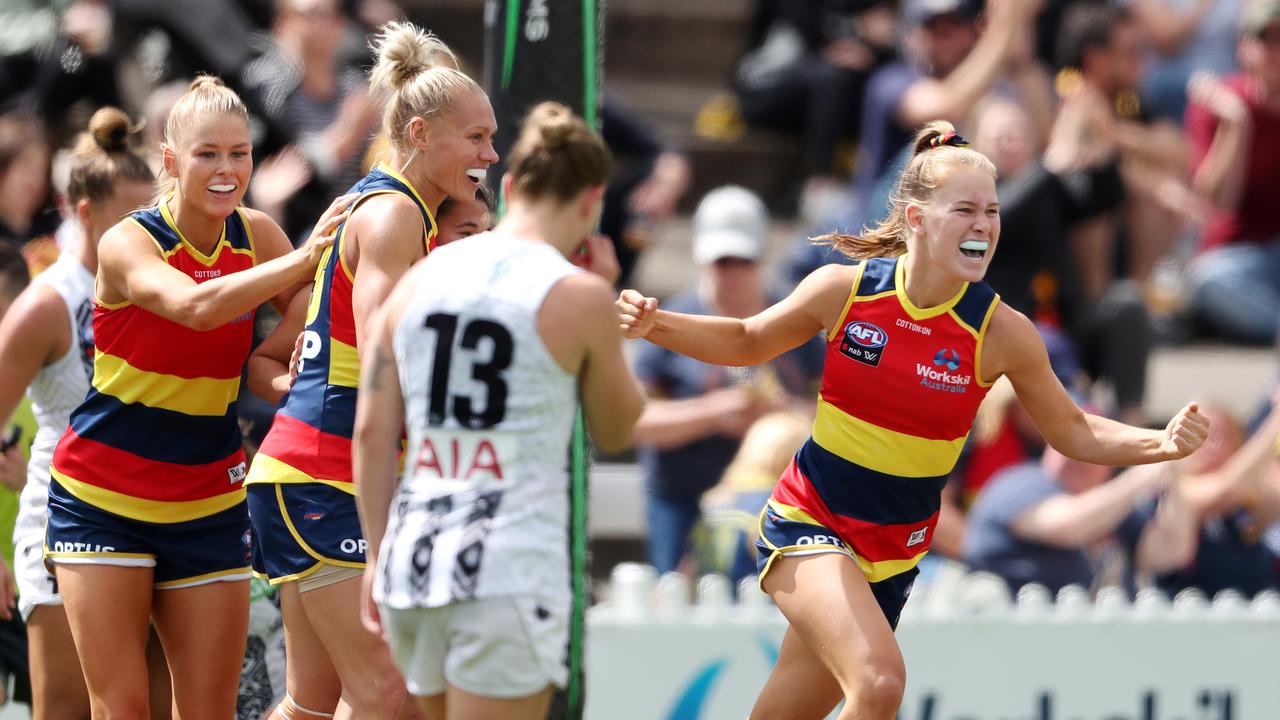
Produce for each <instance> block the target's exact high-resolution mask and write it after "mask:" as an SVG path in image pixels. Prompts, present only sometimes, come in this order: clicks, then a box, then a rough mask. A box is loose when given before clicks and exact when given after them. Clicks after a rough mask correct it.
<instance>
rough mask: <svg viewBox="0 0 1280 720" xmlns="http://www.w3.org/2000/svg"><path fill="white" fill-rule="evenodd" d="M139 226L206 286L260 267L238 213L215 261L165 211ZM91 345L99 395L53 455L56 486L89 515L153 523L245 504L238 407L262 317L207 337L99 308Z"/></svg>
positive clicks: (135, 218) (146, 316)
mask: <svg viewBox="0 0 1280 720" xmlns="http://www.w3.org/2000/svg"><path fill="white" fill-rule="evenodd" d="M130 220H131V221H132V222H134V223H136V224H137V225H138V226H139V227H141V228H142V229H143V230H144V231H145V232H146V233H147V234H148V235H149V236H150V237H151V239H152V240H153V241H154V242H155V244H156V247H158V248H159V249H160V251H161V253H163V255H164V258H165V260H166V261H167V262H168V263H169V265H170V266H171V267H174V268H177V269H178V270H180V271H181V272H183V273H184V274H186V275H187V276H188V277H190V278H192V279H193V280H195V281H196V282H197V283H202V282H206V281H208V280H212V279H214V278H217V277H224V276H226V275H230V274H231V273H235V272H240V271H242V270H247V269H248V268H251V267H253V265H254V263H255V262H256V256H255V254H254V247H253V235H252V233H251V232H250V228H249V222H248V218H247V217H246V216H245V215H244V213H243V212H242V211H240V210H237V211H236V212H235V213H232V214H231V215H230V216H229V217H227V220H226V222H225V223H224V225H223V231H222V238H221V239H220V240H219V242H218V246H217V247H216V248H215V249H214V250H213V253H212V254H211V255H207V256H206V255H204V254H203V253H201V252H200V251H199V250H196V249H195V248H194V247H192V246H191V245H190V244H189V243H188V242H187V241H186V239H185V238H183V237H182V233H181V232H179V231H178V227H177V224H176V223H175V222H174V221H173V217H172V215H171V214H170V213H169V209H168V207H167V203H163V202H162V203H161V204H160V205H159V206H158V207H155V208H148V209H146V210H139V211H137V212H135V213H133V214H132V215H130ZM93 339H94V346H95V354H94V362H93V386H92V387H91V388H90V390H89V394H88V395H87V396H86V397H85V400H84V402H83V403H82V404H81V405H80V407H78V408H76V410H75V411H74V412H73V413H72V414H71V425H70V427H69V428H67V431H66V434H64V435H63V436H62V440H61V441H60V442H59V443H58V448H57V450H56V451H55V452H54V456H53V464H52V467H51V468H50V472H51V473H52V476H53V480H54V481H56V482H57V483H58V484H60V485H61V486H62V487H63V488H65V489H66V490H67V492H69V493H71V494H72V495H74V496H75V497H77V498H79V499H80V500H83V501H84V502H86V503H89V504H91V505H94V506H96V507H98V508H101V509H103V510H106V511H108V512H112V513H115V514H117V515H122V516H124V517H128V518H133V519H136V520H143V521H147V522H161V523H170V522H185V521H188V520H193V519H196V518H201V517H205V516H207V515H212V514H214V513H216V512H220V511H222V510H226V509H227V508H230V507H233V506H235V505H236V504H237V503H239V502H241V501H242V500H243V499H244V487H243V485H244V476H245V455H244V451H243V450H242V449H241V441H240V426H239V423H238V422H237V419H236V396H237V395H238V393H239V391H240V372H241V370H242V369H243V367H244V363H245V360H246V359H247V358H248V356H249V350H250V346H251V345H252V342H253V313H252V312H248V313H245V314H244V315H242V316H240V317H238V318H236V319H235V320H233V321H231V322H229V323H227V324H225V325H222V326H221V327H217V328H214V329H212V330H208V331H203V332H202V331H199V330H192V329H190V328H187V327H184V326H182V325H179V324H178V323H176V322H173V321H172V320H167V319H165V318H163V317H160V316H159V315H156V314H155V313H152V312H149V311H147V310H144V309H142V308H140V307H138V306H137V305H134V304H132V303H130V302H123V303H118V304H112V305H108V304H105V303H102V302H101V301H99V302H97V303H96V304H95V307H94V312H93Z"/></svg>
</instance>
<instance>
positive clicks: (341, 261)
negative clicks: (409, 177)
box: [321, 190, 395, 292]
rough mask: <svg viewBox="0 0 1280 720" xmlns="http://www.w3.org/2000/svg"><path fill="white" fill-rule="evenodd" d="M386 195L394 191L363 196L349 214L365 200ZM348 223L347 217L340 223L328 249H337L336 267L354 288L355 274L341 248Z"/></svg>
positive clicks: (349, 218)
mask: <svg viewBox="0 0 1280 720" xmlns="http://www.w3.org/2000/svg"><path fill="white" fill-rule="evenodd" d="M388 193H395V191H394V190H377V191H375V192H371V193H369V194H368V195H364V196H363V197H361V198H360V199H359V200H356V204H355V205H353V206H351V212H355V211H356V207H358V206H359V205H360V203H362V202H364V201H365V200H366V199H367V198H371V197H373V196H375V195H386V194H388ZM350 221H351V216H350V215H348V216H347V219H346V220H344V221H343V222H342V228H341V229H339V230H338V236H337V237H335V238H334V240H333V244H332V245H330V246H329V247H331V248H338V266H339V267H341V268H342V273H343V274H344V275H346V276H347V281H348V282H350V283H351V286H352V287H355V284H356V274H355V272H353V271H352V270H351V266H350V265H348V264H347V254H346V253H344V252H342V248H343V247H345V245H344V244H343V242H342V241H343V240H345V239H346V237H347V224H348V223H349V222H350ZM321 267H323V265H321ZM331 292H332V291H331Z"/></svg>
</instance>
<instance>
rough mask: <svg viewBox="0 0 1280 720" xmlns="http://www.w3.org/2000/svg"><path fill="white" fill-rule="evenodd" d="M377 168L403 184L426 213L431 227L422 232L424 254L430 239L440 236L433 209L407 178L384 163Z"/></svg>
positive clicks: (428, 246) (428, 247) (380, 163)
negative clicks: (423, 234)
mask: <svg viewBox="0 0 1280 720" xmlns="http://www.w3.org/2000/svg"><path fill="white" fill-rule="evenodd" d="M377 168H378V169H379V170H381V171H382V172H384V173H386V174H388V175H390V176H391V177H393V178H395V179H397V180H399V181H400V182H402V183H404V186H405V187H407V188H409V192H411V193H413V196H414V197H415V198H417V199H418V202H419V203H420V204H421V205H422V207H423V209H424V210H426V211H427V222H428V223H429V224H430V225H431V228H430V229H427V228H423V232H424V233H426V235H425V236H424V237H423V239H422V251H423V252H424V253H426V252H427V251H428V250H429V249H430V245H431V238H433V237H435V236H437V235H439V234H440V229H439V228H438V227H436V210H435V208H433V207H431V206H430V205H428V204H427V201H426V200H423V199H422V195H421V194H420V193H419V192H418V188H416V187H414V186H413V183H411V182H409V178H407V177H405V176H404V175H401V174H400V173H399V172H398V171H397V170H396V169H395V168H393V167H391V166H390V165H388V164H386V163H384V162H379V163H378V164H377Z"/></svg>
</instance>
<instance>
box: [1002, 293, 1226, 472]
mask: <svg viewBox="0 0 1280 720" xmlns="http://www.w3.org/2000/svg"><path fill="white" fill-rule="evenodd" d="M982 364H983V374H984V375H986V376H988V377H990V379H992V380H994V379H995V378H997V377H999V376H1000V375H1007V376H1008V377H1009V380H1010V381H1011V382H1012V383H1013V388H1014V391H1016V392H1017V394H1018V399H1019V400H1021V401H1022V404H1023V406H1024V407H1025V408H1026V410H1027V413H1028V414H1029V415H1030V416H1031V418H1032V420H1034V421H1035V423H1036V427H1038V428H1039V429H1040V432H1041V433H1042V434H1043V435H1044V437H1045V440H1047V441H1048V442H1049V444H1050V445H1052V446H1053V447H1054V448H1055V449H1056V450H1058V452H1060V453H1062V454H1063V455H1066V456H1067V457H1069V458H1073V459H1075V460H1080V461H1082V462H1087V463H1093V464H1095V465H1112V466H1120V467H1124V466H1129V465H1142V464H1146V463H1153V462H1161V461H1164V460H1177V459H1179V458H1183V457H1186V456H1187V455H1190V454H1191V453H1192V452H1194V451H1195V450H1196V448H1198V447H1200V445H1202V444H1203V443H1204V440H1205V438H1206V437H1207V436H1208V433H1209V421H1208V419H1207V418H1205V417H1204V416H1203V415H1201V414H1200V413H1199V411H1198V409H1197V407H1196V404H1195V403H1194V402H1192V403H1189V404H1188V405H1187V406H1186V407H1184V408H1183V409H1182V410H1181V411H1180V412H1179V413H1178V414H1177V415H1176V416H1174V418H1173V419H1172V420H1170V421H1169V424H1168V426H1167V427H1166V428H1165V429H1164V430H1147V429H1144V428H1138V427H1133V426H1131V425H1125V424H1124V423H1120V422H1116V421H1114V420H1110V419H1107V418H1104V417H1100V416H1098V415H1090V414H1088V413H1085V412H1084V411H1083V410H1081V409H1080V408H1079V407H1077V406H1076V404H1075V402H1074V401H1072V399H1071V396H1070V395H1068V394H1067V391H1066V389H1065V388H1063V387H1062V383H1061V382H1059V381H1058V378H1057V377H1056V376H1055V375H1054V374H1053V370H1052V369H1050V366H1049V355H1048V353H1047V352H1046V351H1045V348H1044V342H1043V341H1042V340H1041V339H1040V334H1039V333H1038V332H1037V331H1036V328H1035V326H1034V325H1032V324H1031V321H1030V320H1028V319H1027V318H1026V316H1025V315H1023V314H1022V313H1019V312H1018V311H1016V310H1014V309H1012V308H1010V307H1008V306H1006V305H1003V304H1002V305H1000V306H999V307H998V308H997V309H996V312H995V315H994V317H992V319H991V326H990V328H989V329H988V330H987V337H986V349H985V351H984V357H983V359H982Z"/></svg>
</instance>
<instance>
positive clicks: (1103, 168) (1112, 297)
mask: <svg viewBox="0 0 1280 720" xmlns="http://www.w3.org/2000/svg"><path fill="white" fill-rule="evenodd" d="M1110 115H1111V110H1110V108H1109V106H1108V104H1107V101H1106V100H1105V98H1104V97H1103V96H1102V95H1101V93H1098V92H1096V91H1095V90H1094V89H1093V88H1091V87H1088V86H1084V87H1081V88H1079V90H1078V91H1077V92H1074V93H1072V94H1071V95H1070V96H1068V97H1067V98H1066V99H1065V100H1064V101H1063V105H1062V109H1061V110H1060V112H1059V114H1058V117H1057V120H1056V121H1055V123H1054V126H1053V130H1052V132H1051V134H1050V139H1049V146H1048V148H1046V150H1045V153H1044V155H1043V156H1041V157H1039V158H1038V157H1037V156H1036V154H1035V137H1034V130H1033V129H1032V126H1031V120H1030V118H1029V117H1028V116H1027V114H1026V112H1025V111H1024V110H1023V109H1022V108H1021V107H1020V106H1019V105H1018V104H1016V103H1014V102H1012V101H1009V100H1006V99H1001V98H995V99H990V100H987V101H984V103H983V104H982V105H981V106H980V107H979V110H978V111H977V112H976V113H975V130H976V133H975V135H974V144H975V147H976V149H978V150H979V151H981V152H983V153H984V154H986V155H987V156H988V157H990V158H991V159H992V162H994V163H995V166H996V170H997V172H999V185H998V188H999V191H1000V199H1001V208H1000V217H1001V222H1002V223H1003V229H1002V230H1001V240H1002V242H1001V244H1000V250H999V251H998V252H997V253H996V254H995V256H994V257H993V258H992V261H991V266H990V267H989V268H988V270H987V283H988V284H990V285H991V286H992V287H993V288H995V289H996V291H997V292H999V293H1000V296H1001V298H1002V299H1003V300H1004V301H1005V302H1006V303H1008V304H1009V305H1010V306H1012V307H1013V308H1015V309H1017V310H1018V311H1020V312H1022V313H1024V314H1026V315H1028V316H1029V317H1032V318H1034V319H1035V320H1037V321H1038V322H1040V323H1042V324H1044V325H1049V326H1057V327H1059V328H1061V329H1062V330H1063V331H1064V332H1066V333H1067V335H1068V336H1069V337H1070V342H1071V343H1074V345H1075V347H1076V348H1077V349H1078V351H1079V353H1080V356H1081V360H1082V361H1083V364H1084V366H1085V368H1086V369H1087V370H1088V372H1089V374H1090V375H1091V376H1092V377H1094V378H1098V379H1104V380H1106V381H1107V382H1108V383H1109V385H1110V386H1111V388H1112V389H1113V391H1114V394H1115V403H1116V412H1117V414H1118V415H1119V416H1120V417H1121V418H1122V419H1123V420H1124V421H1125V422H1129V423H1136V424H1142V421H1143V420H1144V418H1143V416H1142V407H1143V402H1144V398H1145V391H1146V370H1147V358H1148V356H1149V355H1150V352H1151V344H1152V338H1151V335H1152V333H1151V330H1150V320H1149V318H1148V315H1147V310H1146V305H1145V304H1144V302H1143V297H1142V292H1141V288H1140V287H1139V286H1138V285H1137V284H1136V283H1133V282H1111V283H1110V284H1108V286H1107V288H1106V290H1105V291H1104V292H1103V294H1102V296H1101V298H1099V299H1097V300H1090V299H1089V298H1087V297H1086V296H1085V294H1084V293H1083V291H1082V290H1081V283H1082V281H1081V279H1080V277H1079V273H1078V271H1077V265H1076V262H1075V260H1074V258H1073V257H1072V254H1071V252H1070V242H1069V240H1070V238H1071V236H1072V234H1073V233H1074V232H1075V231H1077V230H1078V229H1079V228H1080V227H1081V226H1088V225H1090V224H1092V223H1095V222H1097V221H1099V219H1101V220H1102V221H1103V222H1107V221H1108V213H1110V212H1111V211H1113V210H1115V209H1116V208H1117V207H1118V206H1119V205H1120V204H1122V203H1123V201H1124V192H1125V191H1124V185H1123V180H1122V179H1121V176H1120V170H1119V165H1118V162H1117V157H1116V150H1115V144H1114V143H1113V142H1111V141H1110V140H1109V135H1108V132H1107V129H1108V128H1109V127H1110V124H1111V118H1110ZM1064 382H1065V381H1064Z"/></svg>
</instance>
